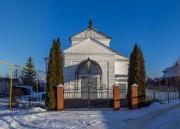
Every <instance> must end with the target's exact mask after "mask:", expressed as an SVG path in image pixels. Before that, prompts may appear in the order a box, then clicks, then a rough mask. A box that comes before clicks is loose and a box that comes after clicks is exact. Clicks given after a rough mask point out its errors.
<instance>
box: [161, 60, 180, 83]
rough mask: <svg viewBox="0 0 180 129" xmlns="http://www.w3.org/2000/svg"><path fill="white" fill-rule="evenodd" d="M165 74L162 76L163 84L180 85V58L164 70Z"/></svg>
mask: <svg viewBox="0 0 180 129" xmlns="http://www.w3.org/2000/svg"><path fill="white" fill-rule="evenodd" d="M163 74H164V75H163V76H162V77H161V85H165V86H180V60H177V61H176V63H175V64H174V65H173V66H171V67H167V68H166V69H165V70H163Z"/></svg>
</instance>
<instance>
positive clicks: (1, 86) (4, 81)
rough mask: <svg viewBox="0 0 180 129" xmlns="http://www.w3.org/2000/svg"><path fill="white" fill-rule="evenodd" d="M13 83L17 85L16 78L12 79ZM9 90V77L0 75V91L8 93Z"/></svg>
mask: <svg viewBox="0 0 180 129" xmlns="http://www.w3.org/2000/svg"><path fill="white" fill-rule="evenodd" d="M12 81H13V85H18V79H12ZM9 90H10V78H3V77H0V92H1V93H9Z"/></svg>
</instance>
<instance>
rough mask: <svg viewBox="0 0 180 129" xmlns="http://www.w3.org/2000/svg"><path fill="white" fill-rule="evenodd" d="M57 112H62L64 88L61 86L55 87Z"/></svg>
mask: <svg viewBox="0 0 180 129" xmlns="http://www.w3.org/2000/svg"><path fill="white" fill-rule="evenodd" d="M57 110H58V111H63V110H64V86H63V85H62V84H59V85H58V86H57Z"/></svg>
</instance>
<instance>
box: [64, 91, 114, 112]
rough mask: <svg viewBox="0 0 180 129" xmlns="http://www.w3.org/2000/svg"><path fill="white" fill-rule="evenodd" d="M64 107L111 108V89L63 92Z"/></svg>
mask: <svg viewBox="0 0 180 129" xmlns="http://www.w3.org/2000/svg"><path fill="white" fill-rule="evenodd" d="M64 106H65V109H72V108H113V91H112V90H111V91H99V92H79V91H76V92H65V93H64Z"/></svg>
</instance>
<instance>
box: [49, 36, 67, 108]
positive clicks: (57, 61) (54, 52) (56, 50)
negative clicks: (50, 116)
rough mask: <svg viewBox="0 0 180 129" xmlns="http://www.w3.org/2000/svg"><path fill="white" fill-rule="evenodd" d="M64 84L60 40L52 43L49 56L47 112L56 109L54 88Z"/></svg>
mask: <svg viewBox="0 0 180 129" xmlns="http://www.w3.org/2000/svg"><path fill="white" fill-rule="evenodd" d="M59 84H64V81H63V65H62V55H61V48H60V39H59V38H58V39H57V41H55V40H54V41H53V45H52V48H51V51H50V55H49V62H48V71H47V86H46V108H47V109H49V110H55V109H56V103H57V90H56V86H57V85H59Z"/></svg>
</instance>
